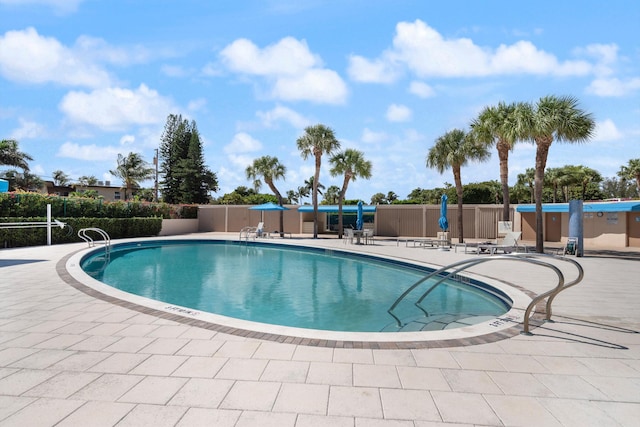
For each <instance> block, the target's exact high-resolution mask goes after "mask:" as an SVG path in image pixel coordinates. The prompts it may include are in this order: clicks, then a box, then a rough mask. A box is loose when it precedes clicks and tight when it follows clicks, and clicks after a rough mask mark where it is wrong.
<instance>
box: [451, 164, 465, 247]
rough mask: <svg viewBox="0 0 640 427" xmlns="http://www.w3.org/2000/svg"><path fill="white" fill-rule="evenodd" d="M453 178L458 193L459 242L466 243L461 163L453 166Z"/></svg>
mask: <svg viewBox="0 0 640 427" xmlns="http://www.w3.org/2000/svg"><path fill="white" fill-rule="evenodd" d="M453 180H454V181H455V183H456V194H457V195H458V243H464V226H463V223H464V218H463V216H462V208H463V201H462V179H461V178H460V165H454V166H453Z"/></svg>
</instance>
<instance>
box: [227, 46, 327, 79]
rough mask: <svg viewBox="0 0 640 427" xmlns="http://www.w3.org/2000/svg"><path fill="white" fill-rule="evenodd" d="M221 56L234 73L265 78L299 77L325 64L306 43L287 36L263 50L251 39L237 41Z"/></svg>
mask: <svg viewBox="0 0 640 427" xmlns="http://www.w3.org/2000/svg"><path fill="white" fill-rule="evenodd" d="M220 56H221V57H222V61H223V62H224V64H225V65H226V66H227V67H228V68H229V69H230V70H232V71H236V72H240V73H244V74H255V75H262V76H270V75H296V74H299V73H301V72H304V71H305V70H308V69H309V68H314V67H317V66H320V65H322V64H321V61H320V59H319V57H317V56H316V55H314V54H312V53H311V52H310V51H309V47H308V46H307V43H306V42H305V41H298V40H296V39H294V38H293V37H285V38H283V39H282V40H280V41H279V42H278V43H276V44H272V45H270V46H267V47H265V48H264V49H260V48H259V47H258V46H256V45H255V44H253V42H251V41H250V40H247V39H238V40H236V41H234V42H233V43H231V44H230V45H228V46H227V47H225V48H224V49H223V50H222V51H221V52H220Z"/></svg>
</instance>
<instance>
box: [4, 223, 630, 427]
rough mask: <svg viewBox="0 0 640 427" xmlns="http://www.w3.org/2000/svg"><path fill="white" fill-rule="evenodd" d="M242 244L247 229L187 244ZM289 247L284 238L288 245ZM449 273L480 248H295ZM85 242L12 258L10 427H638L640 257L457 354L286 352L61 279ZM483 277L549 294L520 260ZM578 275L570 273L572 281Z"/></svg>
mask: <svg viewBox="0 0 640 427" xmlns="http://www.w3.org/2000/svg"><path fill="white" fill-rule="evenodd" d="M209 237H210V238H223V239H224V238H226V239H237V233H231V234H226V235H225V234H220V233H203V234H197V235H190V236H178V238H209ZM276 241H277V242H281V241H282V240H280V239H274V242H276ZM285 242H287V243H300V244H306V245H312V246H324V247H328V248H336V249H338V248H339V249H345V248H348V249H355V250H357V251H360V252H366V253H372V254H380V255H383V256H393V257H399V258H402V259H407V260H416V261H420V262H428V263H429V264H433V265H447V264H450V263H452V262H456V261H460V260H463V259H465V258H468V257H476V255H475V254H471V253H470V254H464V253H461V252H460V251H458V252H457V253H456V252H454V251H448V252H447V251H439V250H437V249H423V248H413V247H411V246H409V247H407V246H404V245H403V244H400V245H399V246H398V245H396V243H395V242H394V241H388V242H384V241H378V242H376V244H375V245H367V246H359V247H357V248H354V247H351V245H344V244H343V242H342V241H339V240H336V239H318V240H313V239H302V238H297V239H291V240H290V241H289V239H285ZM85 248H86V245H85V244H72V245H61V246H52V247H46V246H42V247H32V248H20V249H4V250H0V309H1V310H2V311H1V312H0V426H13V425H16V426H18V425H19V426H21V427H23V426H53V425H57V426H90V425H91V426H93V425H95V426H115V425H118V426H145V425H149V426H154V427H160V426H174V425H178V426H201V425H215V426H238V427H241V426H279V427H280V426H324V425H327V426H328V425H330V426H332V427H338V426H352V427H360V426H413V427H427V426H429V427H432V426H451V427H453V426H455V427H459V426H472V425H490V426H520V425H532V426H572V425H576V426H591V425H592V426H619V425H623V426H626V425H628V426H632V425H633V426H635V425H637V422H638V419H640V333H638V331H640V310H639V308H640V279H639V278H640V262H639V261H638V260H634V259H632V258H633V257H629V258H631V259H626V258H627V257H625V259H622V258H619V257H600V256H591V255H589V253H587V256H585V257H583V258H578V261H579V262H580V264H581V265H582V266H583V268H584V270H585V279H584V280H583V282H582V283H580V284H579V285H578V286H576V287H574V288H571V289H568V290H567V291H566V292H564V293H562V294H560V295H559V296H558V297H557V298H556V300H555V302H554V306H553V308H554V310H553V313H554V316H553V319H554V320H555V323H545V324H541V323H540V322H539V321H534V322H532V324H535V325H540V326H539V327H535V328H533V329H532V332H533V336H524V335H519V334H513V335H511V336H510V337H503V338H501V339H497V340H495V341H493V342H489V343H484V344H476V345H456V346H449V347H443V348H410V349H383V348H347V347H346V346H342V347H326V346H313V345H303V344H294V343H280V342H277V341H273V340H262V339H256V338H253V337H245V336H240V335H233V334H227V333H224V332H219V331H216V330H211V329H206V328H201V327H198V326H192V325H190V324H187V323H184V322H177V321H174V320H171V319H167V318H163V317H158V316H154V315H150V314H146V313H144V312H141V311H139V310H136V309H131V308H127V307H125V306H123V305H121V304H114V303H111V302H109V301H105V300H104V299H101V298H96V297H94V296H91V295H89V294H87V293H85V292H81V291H80V290H78V289H76V288H75V287H72V286H70V285H69V283H67V281H65V279H64V278H63V277H61V276H60V274H59V273H58V271H59V266H60V264H61V262H62V260H64V259H65V257H68V256H69V255H70V254H72V253H74V252H76V251H78V250H82V249H85ZM472 271H473V272H474V273H475V274H478V275H481V276H486V277H491V278H494V279H496V280H498V281H501V282H504V283H507V284H512V285H516V286H518V287H522V288H524V289H527V290H529V291H532V292H534V293H540V292H543V291H545V290H547V289H549V287H550V286H553V283H554V282H553V277H552V276H551V275H549V274H548V273H545V272H540V270H538V269H536V268H535V267H533V266H529V265H526V264H521V263H510V262H504V263H501V262H495V263H493V262H491V263H486V264H483V265H480V266H478V267H474V269H473V270H472ZM567 275H568V276H569V275H570V273H567Z"/></svg>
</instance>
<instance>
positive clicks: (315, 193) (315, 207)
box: [312, 153, 322, 239]
mask: <svg viewBox="0 0 640 427" xmlns="http://www.w3.org/2000/svg"><path fill="white" fill-rule="evenodd" d="M321 156H322V153H316V154H315V157H316V172H315V174H314V175H313V190H312V193H313V194H312V199H313V238H314V239H317V238H318V182H320V166H321Z"/></svg>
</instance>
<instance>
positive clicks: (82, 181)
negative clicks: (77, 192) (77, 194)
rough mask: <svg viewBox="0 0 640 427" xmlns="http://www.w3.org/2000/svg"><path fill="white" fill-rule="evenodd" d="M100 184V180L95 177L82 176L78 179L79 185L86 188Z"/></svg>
mask: <svg viewBox="0 0 640 427" xmlns="http://www.w3.org/2000/svg"><path fill="white" fill-rule="evenodd" d="M97 183H98V178H96V177H95V176H94V175H90V176H87V175H82V176H81V177H80V178H78V185H82V186H84V187H88V186H90V185H96V184H97Z"/></svg>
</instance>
